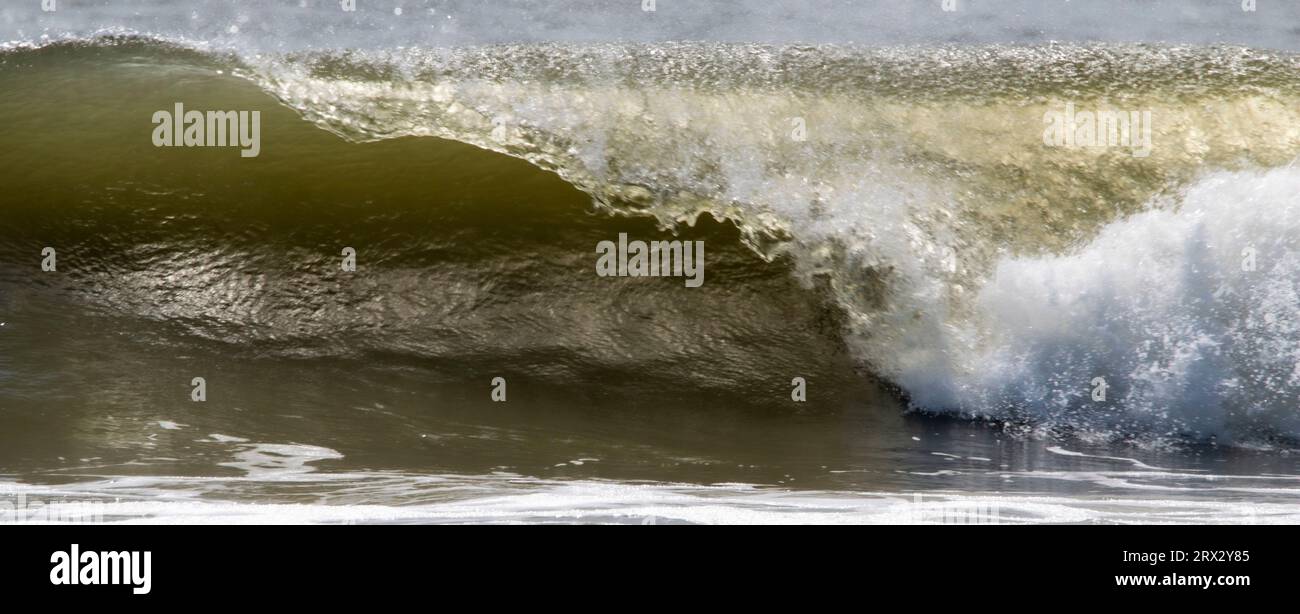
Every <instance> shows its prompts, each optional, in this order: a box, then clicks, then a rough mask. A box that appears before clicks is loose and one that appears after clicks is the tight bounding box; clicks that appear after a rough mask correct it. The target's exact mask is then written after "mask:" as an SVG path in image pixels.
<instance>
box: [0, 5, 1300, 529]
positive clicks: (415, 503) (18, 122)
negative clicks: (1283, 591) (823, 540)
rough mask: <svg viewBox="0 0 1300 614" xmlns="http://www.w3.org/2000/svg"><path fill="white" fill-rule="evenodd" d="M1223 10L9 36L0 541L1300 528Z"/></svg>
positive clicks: (1277, 345)
mask: <svg viewBox="0 0 1300 614" xmlns="http://www.w3.org/2000/svg"><path fill="white" fill-rule="evenodd" d="M1250 4H1251V5H1252V6H1253V10H1243V8H1244V7H1245V6H1246V4H1245V3H1242V4H1239V3H1236V2H1218V1H1210V0H1204V1H1187V2H1174V1H1152V2H1143V3H1133V2H1122V1H1119V0H1115V1H1110V0H1106V1H1101V0H1098V1H1094V2H1081V1H1079V0H1075V1H1074V2H1065V1H1058V0H1037V1H1030V0H1024V1H1018V0H1005V1H998V0H988V1H982V2H977V1H975V0H969V1H967V0H958V1H957V2H955V3H953V2H948V1H945V0H934V1H921V0H915V1H911V2H856V1H848V0H805V1H799V2H796V1H790V2H786V1H784V0H767V1H764V2H753V1H744V0H726V1H721V0H719V1H712V2H695V1H692V2H685V1H675V0H657V1H652V0H647V1H645V2H643V1H641V0H627V1H618V2H612V1H611V2H601V1H596V0H554V1H549V2H540V1H524V0H502V1H499V2H481V1H471V0H465V1H457V0H429V1H417V0H356V2H355V3H349V2H341V1H339V0H302V1H298V0H292V1H283V2H269V1H268V2H239V1H233V0H229V1H227V0H198V1H193V0H192V1H188V2H186V1H181V0H137V1H134V2H131V1H114V2H110V1H106V0H84V1H76V0H59V1H57V2H54V3H42V2H41V1H40V0H31V1H26V0H24V1H23V2H9V3H6V4H5V6H4V7H3V8H0V122H2V123H3V129H0V219H2V220H3V221H2V222H0V522H69V521H70V522H100V521H103V522H123V523H245V522H247V523H345V524H352V523H399V524H400V523H547V522H554V523H627V524H676V523H704V524H714V523H723V524H730V523H759V524H769V523H770V524H777V523H836V524H838V523H919V524H948V523H958V524H995V523H1004V524H1022V523H1121V524H1132V523H1252V524H1253V523H1295V522H1300V462H1298V461H1300V456H1297V454H1296V452H1297V451H1300V447H1298V446H1300V413H1298V411H1297V405H1298V402H1300V255H1297V243H1298V242H1300V168H1297V167H1296V159H1297V155H1298V154H1300V25H1297V24H1300V5H1297V4H1296V3H1283V2H1269V1H1268V0H1258V3H1257V4H1255V3H1250ZM47 9H48V10H47ZM349 9H353V10H349ZM949 9H951V10H949ZM178 105H179V106H178ZM228 111H233V112H235V113H234V114H232V115H230V116H227V115H224V113H225V112H228ZM213 112H217V113H221V114H222V115H219V116H215V117H214V116H213V115H212V113H213ZM190 113H196V114H197V117H198V118H199V119H197V120H195V121H194V122H190V121H189V119H188V118H189V116H190ZM196 126H197V127H196ZM187 128H190V129H191V130H192V131H190V132H187ZM218 128H220V129H221V132H220V133H219V136H218V133H217V132H216V129H218ZM624 239H631V240H636V241H642V242H647V244H648V243H649V242H664V243H665V244H667V243H668V242H674V241H678V242H683V243H684V244H685V243H686V242H691V243H690V244H688V246H687V248H686V250H685V253H696V252H694V251H693V248H692V247H691V246H701V247H699V250H700V251H699V252H698V253H699V254H701V255H700V256H699V257H698V258H697V259H696V261H695V262H694V264H698V265H699V266H700V267H701V270H700V271H699V273H700V277H699V279H700V281H701V283H700V284H698V287H696V286H693V285H692V284H691V283H683V282H684V280H683V277H684V276H687V275H686V274H685V273H683V274H681V275H674V274H672V272H671V267H667V266H665V267H664V269H663V270H662V271H659V268H658V267H656V268H655V271H658V272H659V273H662V274H655V275H636V274H635V272H634V274H625V273H626V272H627V271H626V269H627V268H628V264H627V262H626V260H627V258H626V257H623V256H626V254H625V253H624V252H625V251H626V250H624V248H622V247H620V248H619V249H620V251H619V254H620V258H619V260H620V263H619V265H618V267H615V268H614V269H610V270H611V271H614V272H615V273H614V274H608V275H606V274H604V273H603V272H602V269H601V266H602V265H601V263H600V262H599V260H598V259H599V258H600V255H601V247H600V246H601V245H602V242H610V243H607V244H609V245H612V244H614V243H618V242H623V243H625V241H624ZM623 243H619V244H620V245H622V244H623ZM656 262H658V261H657V260H656ZM665 262H666V261H665ZM688 268H689V267H688Z"/></svg>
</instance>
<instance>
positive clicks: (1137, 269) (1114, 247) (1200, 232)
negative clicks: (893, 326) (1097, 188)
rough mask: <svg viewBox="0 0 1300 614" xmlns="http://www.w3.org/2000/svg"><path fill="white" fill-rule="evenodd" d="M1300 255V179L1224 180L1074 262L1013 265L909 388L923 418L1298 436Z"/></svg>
mask: <svg viewBox="0 0 1300 614" xmlns="http://www.w3.org/2000/svg"><path fill="white" fill-rule="evenodd" d="M1297 242H1300V169H1296V168H1282V169H1275V170H1272V171H1267V172H1237V173H1228V172H1219V173H1212V174H1210V175H1208V176H1206V177H1204V178H1203V179H1201V180H1200V181H1198V182H1197V183H1196V184H1195V185H1193V186H1192V187H1191V188H1189V189H1188V190H1187V192H1186V196H1185V198H1183V199H1182V201H1181V204H1180V205H1179V206H1178V207H1177V208H1167V209H1159V210H1152V211H1148V212H1146V213H1141V214H1138V215H1134V216H1132V217H1130V218H1127V219H1123V220H1120V221H1117V222H1114V223H1112V224H1111V225H1110V226H1108V227H1106V228H1105V229H1103V230H1102V231H1101V233H1100V235H1099V236H1098V237H1097V239H1096V240H1094V241H1092V242H1091V243H1089V244H1087V245H1086V246H1085V247H1083V248H1082V249H1080V250H1078V251H1077V252H1075V253H1071V254H1068V255H1063V256H1051V257H1042V258H1009V259H1006V260H1004V261H1002V262H1001V263H1000V264H999V265H998V267H997V270H996V273H995V274H994V275H993V278H992V279H991V280H990V281H989V283H988V284H987V285H986V286H985V287H984V288H983V289H982V290H981V291H980V294H979V297H978V300H977V303H976V304H977V305H978V310H977V311H976V312H975V314H974V315H973V316H972V317H971V318H969V319H968V320H965V321H964V322H961V324H962V326H961V327H960V329H959V330H957V331H955V334H954V335H953V338H957V339H965V340H969V341H968V342H966V343H954V344H950V345H949V346H948V347H949V349H950V351H949V352H947V353H946V354H944V355H942V356H939V355H935V358H936V359H935V361H934V362H933V363H931V364H925V365H921V364H917V365H912V366H910V367H909V369H908V370H907V371H906V372H904V373H902V374H901V375H900V378H899V381H900V383H902V384H903V385H904V386H905V387H906V388H907V389H908V390H909V391H910V392H911V393H912V394H913V400H914V402H916V403H917V404H918V405H921V406H924V407H935V408H953V409H958V410H962V411H966V412H969V413H973V414H982V415H994V416H999V417H1001V416H1003V415H1004V414H1001V413H1000V412H1004V411H1005V412H1024V413H1027V414H1029V415H1031V416H1037V417H1043V418H1050V419H1052V420H1054V421H1057V422H1061V423H1066V424H1071V425H1075V426H1081V427H1096V428H1099V429H1121V430H1125V431H1130V432H1132V431H1148V430H1154V431H1158V432H1167V433H1169V434H1173V435H1180V434H1189V435H1193V436H1198V437H1218V438H1220V439H1224V438H1228V439H1230V438H1234V437H1240V436H1244V435H1247V434H1249V433H1250V431H1251V429H1253V428H1258V427H1265V428H1266V429H1267V430H1268V431H1271V432H1275V433H1281V434H1284V435H1288V436H1292V437H1297V436H1300V411H1298V410H1297V407H1300V253H1297V250H1296V248H1297ZM1252 261H1253V270H1250V269H1251V266H1252ZM1243 269H1248V270H1243ZM1098 377H1100V378H1104V379H1105V382H1106V384H1107V386H1108V388H1109V390H1108V394H1107V396H1106V400H1105V401H1096V400H1094V399H1093V396H1092V392H1093V390H1094V388H1095V386H1094V384H1093V383H1092V382H1093V380H1094V378H1098Z"/></svg>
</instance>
